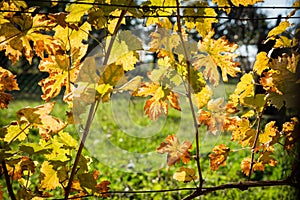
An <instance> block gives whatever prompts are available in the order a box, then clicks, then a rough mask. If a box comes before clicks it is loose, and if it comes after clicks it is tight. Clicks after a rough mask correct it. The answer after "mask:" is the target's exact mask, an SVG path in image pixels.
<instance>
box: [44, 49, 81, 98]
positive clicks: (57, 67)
mask: <svg viewBox="0 0 300 200" xmlns="http://www.w3.org/2000/svg"><path fill="white" fill-rule="evenodd" d="M75 56H77V55H75ZM80 57H82V56H80ZM69 59H70V57H69V56H68V55H56V56H49V57H48V58H45V59H43V60H41V62H40V65H39V69H40V71H41V72H48V73H49V76H48V77H47V78H45V79H42V80H41V81H40V82H39V85H40V86H41V87H42V92H43V95H42V99H43V100H45V101H46V102H48V101H50V99H51V98H54V97H56V96H57V95H59V94H60V92H61V89H62V87H63V86H65V87H66V90H65V96H67V95H68V94H69V93H71V91H72V87H73V86H72V85H71V83H74V82H75V80H76V77H77V74H78V72H79V68H80V65H79V63H77V65H75V66H70V63H69ZM75 59H78V57H75ZM75 59H74V61H75V62H76V60H75ZM77 61H79V60H77Z"/></svg>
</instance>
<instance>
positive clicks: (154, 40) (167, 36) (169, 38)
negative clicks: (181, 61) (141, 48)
mask: <svg viewBox="0 0 300 200" xmlns="http://www.w3.org/2000/svg"><path fill="white" fill-rule="evenodd" d="M150 37H151V42H150V43H149V46H150V48H149V51H151V52H159V51H162V52H163V50H164V51H166V53H170V52H172V51H173V50H174V49H175V48H176V47H177V46H178V45H179V43H180V37H179V35H178V34H177V33H176V32H174V33H171V32H170V29H165V28H158V29H156V31H155V32H152V33H151V34H150Z"/></svg>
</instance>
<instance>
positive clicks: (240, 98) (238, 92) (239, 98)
mask: <svg viewBox="0 0 300 200" xmlns="http://www.w3.org/2000/svg"><path fill="white" fill-rule="evenodd" d="M253 95H254V79H253V75H252V74H251V73H247V74H244V75H243V76H242V77H241V80H240V82H239V83H238V84H237V86H236V89H235V90H234V93H233V94H231V95H230V97H229V98H230V100H231V101H232V102H233V103H235V104H238V103H241V104H244V98H245V97H249V96H253Z"/></svg>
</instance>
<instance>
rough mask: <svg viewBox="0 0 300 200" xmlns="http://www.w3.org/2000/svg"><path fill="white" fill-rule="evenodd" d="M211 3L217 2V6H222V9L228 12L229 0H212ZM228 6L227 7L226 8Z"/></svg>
mask: <svg viewBox="0 0 300 200" xmlns="http://www.w3.org/2000/svg"><path fill="white" fill-rule="evenodd" d="M212 2H213V3H215V4H218V6H219V7H223V8H221V9H222V10H224V11H226V13H227V14H229V13H230V8H229V7H230V4H229V0H212ZM226 7H228V8H226Z"/></svg>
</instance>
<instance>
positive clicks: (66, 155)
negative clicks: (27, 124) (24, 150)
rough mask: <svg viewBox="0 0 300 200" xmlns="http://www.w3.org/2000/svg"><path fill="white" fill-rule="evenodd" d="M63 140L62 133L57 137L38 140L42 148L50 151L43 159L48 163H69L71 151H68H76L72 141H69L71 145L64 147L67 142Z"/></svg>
mask: <svg viewBox="0 0 300 200" xmlns="http://www.w3.org/2000/svg"><path fill="white" fill-rule="evenodd" d="M63 139H65V136H64V134H62V131H61V132H59V134H58V135H54V136H52V137H48V138H46V137H44V138H43V139H41V140H40V142H39V145H40V146H41V147H43V148H49V149H51V151H50V153H49V154H45V158H47V160H48V161H58V162H62V163H64V162H67V161H70V159H71V158H70V156H71V151H70V149H76V147H75V142H76V141H74V140H70V141H69V142H71V144H68V145H66V143H67V142H68V141H63Z"/></svg>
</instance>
